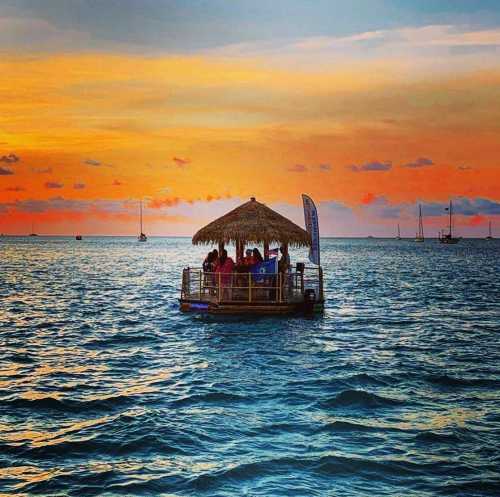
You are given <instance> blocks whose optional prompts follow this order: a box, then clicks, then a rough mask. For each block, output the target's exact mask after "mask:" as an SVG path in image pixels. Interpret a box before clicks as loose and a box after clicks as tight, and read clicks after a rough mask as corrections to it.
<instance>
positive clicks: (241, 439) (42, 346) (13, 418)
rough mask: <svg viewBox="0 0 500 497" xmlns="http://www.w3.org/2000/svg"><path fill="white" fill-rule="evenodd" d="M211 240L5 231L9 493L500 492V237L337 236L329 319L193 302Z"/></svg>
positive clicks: (330, 266) (1, 424)
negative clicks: (219, 309) (185, 284)
mask: <svg viewBox="0 0 500 497" xmlns="http://www.w3.org/2000/svg"><path fill="white" fill-rule="evenodd" d="M417 245H418V246H417ZM206 250H207V248H203V247H201V248H199V247H191V245H190V243H189V240H188V239H180V238H179V239H155V238H151V239H150V240H149V241H148V243H147V244H138V243H137V242H135V239H132V238H128V239H127V238H87V239H85V240H83V241H82V242H75V240H73V239H69V238H66V239H64V238H61V239H49V238H47V239H45V238H43V237H40V238H38V239H36V240H34V239H27V238H25V239H21V238H20V239H11V238H4V239H2V241H1V244H0V253H1V261H2V271H1V273H0V298H1V305H0V345H1V349H0V350H1V353H0V494H1V493H2V492H3V493H5V492H7V493H13V492H17V494H18V495H35V494H36V495H63V494H64V495H78V496H80V495H101V494H102V493H104V492H105V493H106V495H118V494H120V495H123V494H126V495H138V494H144V495H159V494H163V495H207V496H224V495H244V494H245V493H246V494H248V495H265V496H274V495H276V496H281V495H299V496H305V495H345V496H364V495H405V496H417V495H418V496H431V495H437V494H446V495H457V496H462V495H496V492H497V488H498V485H499V484H500V475H499V472H498V469H497V468H498V467H499V466H500V465H499V462H500V461H499V459H498V453H499V448H500V447H499V438H498V435H499V434H500V408H499V402H498V401H499V400H500V399H499V398H500V395H499V385H500V373H499V368H498V364H499V361H498V357H499V341H498V336H497V333H498V323H499V322H500V309H499V303H498V298H495V296H498V295H500V274H499V273H500V270H499V269H498V264H497V262H496V261H498V258H499V255H500V243H498V242H497V241H495V242H484V241H481V240H476V241H471V240H463V241H462V242H461V243H460V244H458V245H456V246H450V247H443V246H440V245H439V244H438V243H436V242H433V241H426V243H425V244H424V245H423V246H422V245H421V244H413V243H411V242H409V241H401V242H397V241H391V240H385V241H384V240H376V239H374V240H324V241H323V247H322V259H323V261H324V262H323V263H324V269H325V277H326V278H325V289H326V292H327V308H326V311H325V313H324V315H323V316H322V317H316V318H314V319H310V318H304V317H300V316H299V317H294V318H279V319H277V318H258V319H253V318H248V317H246V318H236V319H235V318H227V319H220V318H213V317H210V316H203V315H184V314H181V313H179V312H178V310H177V298H178V289H179V284H180V274H181V269H182V267H183V266H187V265H194V264H196V265H197V264H199V262H200V261H201V260H202V258H203V254H204V252H206ZM293 255H294V256H295V257H297V252H295V253H294V254H293ZM299 256H300V257H301V258H304V257H305V252H304V251H299Z"/></svg>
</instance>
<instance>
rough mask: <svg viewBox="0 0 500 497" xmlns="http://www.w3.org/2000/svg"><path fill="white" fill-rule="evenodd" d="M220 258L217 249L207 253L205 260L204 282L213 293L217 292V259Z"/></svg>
mask: <svg viewBox="0 0 500 497" xmlns="http://www.w3.org/2000/svg"><path fill="white" fill-rule="evenodd" d="M218 258H219V252H218V251H217V249H214V250H212V251H211V252H209V253H208V254H207V256H206V257H205V260H204V261H203V274H204V284H205V287H207V288H209V289H210V290H209V292H210V293H211V294H213V293H214V292H215V275H214V273H215V268H216V266H217V260H218Z"/></svg>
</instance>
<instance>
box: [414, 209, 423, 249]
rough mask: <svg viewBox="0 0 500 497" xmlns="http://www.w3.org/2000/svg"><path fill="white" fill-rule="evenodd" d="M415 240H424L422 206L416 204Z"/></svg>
mask: <svg viewBox="0 0 500 497" xmlns="http://www.w3.org/2000/svg"><path fill="white" fill-rule="evenodd" d="M415 241H416V242H423V241H424V224H423V222H422V206H421V205H419V206H418V233H417V234H416V235H415Z"/></svg>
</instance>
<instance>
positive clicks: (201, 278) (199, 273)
mask: <svg viewBox="0 0 500 497" xmlns="http://www.w3.org/2000/svg"><path fill="white" fill-rule="evenodd" d="M198 277H199V278H200V300H201V283H202V280H203V273H202V272H201V271H198Z"/></svg>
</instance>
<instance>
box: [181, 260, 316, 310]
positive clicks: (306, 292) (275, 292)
mask: <svg viewBox="0 0 500 497" xmlns="http://www.w3.org/2000/svg"><path fill="white" fill-rule="evenodd" d="M180 303H181V310H184V311H208V312H214V313H215V312H216V313H235V314H241V313H254V314H268V313H273V314H276V313H278V314H283V313H290V312H295V311H297V310H298V309H303V308H308V309H309V308H314V309H315V310H322V308H323V274H322V270H321V267H316V268H308V269H307V270H306V268H303V269H302V270H301V271H296V272H289V273H276V274H265V275H260V274H257V275H256V274H252V273H231V274H221V273H206V272H203V270H202V269H200V268H186V269H184V271H183V278H182V290H181V298H180Z"/></svg>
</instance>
